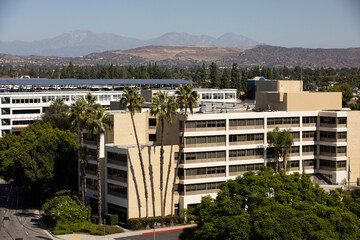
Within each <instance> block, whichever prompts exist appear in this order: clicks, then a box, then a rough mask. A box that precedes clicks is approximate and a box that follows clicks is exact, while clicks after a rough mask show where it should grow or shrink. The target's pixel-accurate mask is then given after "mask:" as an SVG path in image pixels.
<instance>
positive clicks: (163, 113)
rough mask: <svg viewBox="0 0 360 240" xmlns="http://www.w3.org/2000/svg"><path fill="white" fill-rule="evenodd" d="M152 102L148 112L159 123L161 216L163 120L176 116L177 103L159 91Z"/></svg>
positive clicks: (162, 197)
mask: <svg viewBox="0 0 360 240" xmlns="http://www.w3.org/2000/svg"><path fill="white" fill-rule="evenodd" d="M152 101H153V103H152V104H151V105H150V114H151V115H153V116H158V118H159V123H160V131H161V139H160V145H161V148H160V202H161V217H164V216H165V205H164V199H165V197H164V196H163V185H164V183H163V182H164V180H163V177H164V176H163V175H164V122H165V121H167V122H168V123H170V124H171V123H172V121H173V118H174V117H175V116H176V114H177V112H176V110H177V104H176V102H175V100H174V98H173V97H169V96H168V93H167V92H162V91H159V92H158V93H157V95H156V96H155V97H153V98H152Z"/></svg>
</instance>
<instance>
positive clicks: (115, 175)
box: [107, 168, 127, 182]
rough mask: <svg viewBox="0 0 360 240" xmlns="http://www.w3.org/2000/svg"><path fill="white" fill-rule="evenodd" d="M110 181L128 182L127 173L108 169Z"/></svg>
mask: <svg viewBox="0 0 360 240" xmlns="http://www.w3.org/2000/svg"><path fill="white" fill-rule="evenodd" d="M107 176H108V179H113V180H117V181H120V182H127V172H126V171H124V170H120V169H115V168H108V175H107Z"/></svg>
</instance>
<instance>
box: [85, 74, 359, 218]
mask: <svg viewBox="0 0 360 240" xmlns="http://www.w3.org/2000/svg"><path fill="white" fill-rule="evenodd" d="M110 114H111V116H112V118H113V122H114V128H113V131H112V132H108V133H107V134H106V137H105V147H104V155H103V156H104V160H103V166H104V168H103V169H104V181H103V182H104V188H105V189H104V193H105V194H104V195H103V196H104V201H103V202H104V204H105V210H106V211H108V212H113V213H117V214H119V215H120V216H121V217H123V218H133V217H144V216H145V197H144V196H145V192H144V188H145V186H144V183H143V175H142V171H141V168H140V161H139V155H138V150H137V146H136V142H135V137H134V131H133V127H132V124H131V120H130V115H129V113H128V112H126V111H121V110H116V111H110ZM182 119H183V115H182V114H180V115H179V119H176V120H175V121H174V122H173V124H172V125H170V124H167V125H166V126H165V136H164V144H165V160H164V162H165V166H164V194H165V197H164V198H165V205H166V208H165V213H166V214H170V209H171V206H170V204H171V189H172V181H173V177H174V171H175V165H176V161H177V154H178V151H179V139H180V136H181V132H182V131H181V129H180V125H181V124H179V123H180V122H181V121H182ZM135 123H136V128H137V132H138V135H139V141H140V144H141V152H142V155H143V160H144V166H145V183H146V185H147V189H148V192H149V216H153V215H160V185H159V184H160V164H159V159H160V157H159V155H160V146H159V138H160V135H159V134H160V133H159V126H158V124H157V119H156V118H155V117H152V116H150V114H149V112H148V110H146V109H144V110H143V112H142V113H138V114H136V115H135ZM359 124H360V112H359V111H350V110H349V109H343V108H342V106H341V93H318V92H316V93H310V92H304V91H303V90H302V82H301V81H268V80H265V81H259V82H258V84H257V92H256V106H255V107H254V108H253V109H249V107H248V106H247V107H245V106H244V105H242V104H233V103H212V104H210V107H207V106H206V104H205V107H201V108H199V109H196V110H195V112H194V114H189V115H188V119H187V122H186V127H185V148H184V154H183V156H182V157H181V159H180V161H181V162H180V169H179V172H178V173H179V178H178V179H177V181H176V189H177V191H176V195H175V203H174V205H175V206H174V207H175V209H183V208H187V207H189V206H191V205H194V204H198V203H200V201H201V198H202V197H203V196H205V195H211V196H213V197H215V196H216V194H217V192H218V191H219V187H220V184H221V183H222V182H225V181H227V180H229V179H235V178H236V177H237V176H239V175H242V174H243V173H244V172H246V171H249V170H253V171H257V170H259V169H260V167H261V166H264V165H266V166H270V167H274V164H275V159H274V157H275V156H274V150H273V149H272V148H271V147H269V144H268V140H267V139H268V138H267V134H268V132H269V131H272V130H273V129H274V128H275V127H276V126H278V127H279V128H280V129H289V130H290V131H291V134H292V136H293V139H294V145H293V146H292V148H291V152H290V153H289V155H290V156H289V161H290V173H291V172H300V173H302V172H305V173H308V174H311V175H317V176H319V177H321V178H322V179H323V180H325V181H326V182H328V183H330V184H345V183H346V182H347V181H348V177H349V171H348V170H349V165H351V179H350V183H351V184H356V181H357V178H358V177H359V176H360V148H359V147H358V146H359V139H360V131H358V130H357V126H358V125H359ZM350 159H351V160H350ZM280 165H282V159H280ZM92 167H93V168H94V167H95V165H94V166H92ZM88 178H89V179H88V181H89V182H88V184H89V185H90V186H91V187H92V188H94V189H96V184H95V183H96V177H95V175H93V176H90V175H89V176H88ZM88 193H89V195H88V197H90V198H91V199H92V202H94V201H95V202H96V196H97V195H96V194H97V193H96V191H93V192H89V191H88Z"/></svg>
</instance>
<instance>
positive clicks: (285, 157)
mask: <svg viewBox="0 0 360 240" xmlns="http://www.w3.org/2000/svg"><path fill="white" fill-rule="evenodd" d="M287 154H288V151H287V150H285V151H284V155H283V161H284V169H285V173H286V172H287V171H288V169H287V163H288V159H287Z"/></svg>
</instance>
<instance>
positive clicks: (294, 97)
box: [256, 80, 342, 111]
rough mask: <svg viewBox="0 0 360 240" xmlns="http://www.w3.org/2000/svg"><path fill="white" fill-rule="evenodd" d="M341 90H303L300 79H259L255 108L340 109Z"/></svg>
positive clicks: (278, 109)
mask: <svg viewBox="0 0 360 240" xmlns="http://www.w3.org/2000/svg"><path fill="white" fill-rule="evenodd" d="M341 100H342V93H341V92H304V91H303V87H302V81H295V80H294V81H288V80H273V81H270V80H267V81H259V82H258V85H257V90H256V109H259V110H261V109H262V110H275V111H318V110H341V109H342V105H341V103H342V101H341Z"/></svg>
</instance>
